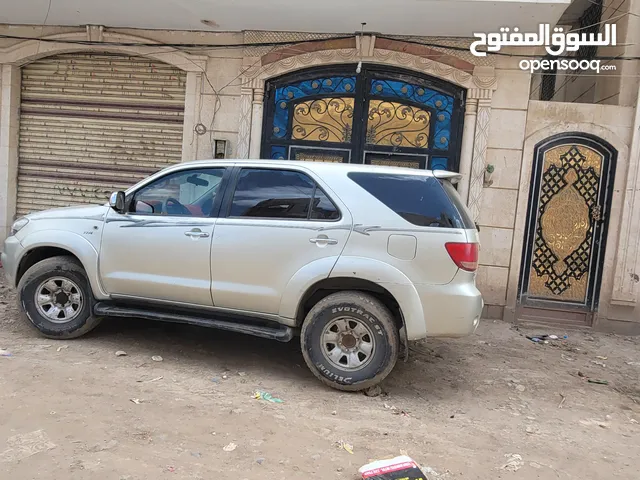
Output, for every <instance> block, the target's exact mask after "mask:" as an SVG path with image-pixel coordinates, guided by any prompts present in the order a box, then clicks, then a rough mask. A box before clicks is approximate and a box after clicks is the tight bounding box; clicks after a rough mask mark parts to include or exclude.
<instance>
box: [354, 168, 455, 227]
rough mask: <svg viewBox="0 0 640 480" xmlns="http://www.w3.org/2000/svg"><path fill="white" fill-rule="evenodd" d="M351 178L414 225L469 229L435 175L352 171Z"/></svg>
mask: <svg viewBox="0 0 640 480" xmlns="http://www.w3.org/2000/svg"><path fill="white" fill-rule="evenodd" d="M349 178H350V179H351V180H353V181H354V182H356V183H357V184H358V185H360V186H361V187H362V188H364V189H365V190H366V191H367V192H369V193H370V194H371V195H373V196H374V197H375V198H377V199H378V200H379V201H381V202H382V203H384V204H385V205H386V206H387V207H389V208H390V209H391V210H393V211H394V212H396V213H397V214H398V215H400V216H401V217H402V218H404V219H405V220H406V221H408V222H411V223H413V224H414V225H418V226H421V227H445V228H467V227H466V226H465V225H464V220H463V218H462V217H461V216H460V213H459V212H458V209H457V208H456V207H455V206H454V205H453V204H452V202H451V200H450V199H449V196H448V195H447V193H446V192H445V190H444V188H443V186H442V184H441V183H440V181H439V180H438V179H436V178H434V177H423V176H418V175H398V174H380V173H368V172H352V173H350V174H349Z"/></svg>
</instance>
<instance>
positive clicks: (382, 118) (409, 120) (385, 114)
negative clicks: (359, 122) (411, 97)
mask: <svg viewBox="0 0 640 480" xmlns="http://www.w3.org/2000/svg"><path fill="white" fill-rule="evenodd" d="M430 126H431V113H430V112H429V111H427V110H423V109H421V108H418V107H413V106H411V105H404V104H402V103H396V102H388V101H384V100H371V101H370V102H369V121H368V123H367V144H369V145H391V146H394V147H417V148H425V147H427V146H428V145H429V130H430Z"/></svg>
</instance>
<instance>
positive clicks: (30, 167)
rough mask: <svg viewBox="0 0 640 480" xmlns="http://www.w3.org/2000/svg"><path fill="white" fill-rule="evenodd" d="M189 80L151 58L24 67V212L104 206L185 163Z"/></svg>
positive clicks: (60, 59)
mask: <svg viewBox="0 0 640 480" xmlns="http://www.w3.org/2000/svg"><path fill="white" fill-rule="evenodd" d="M185 83H186V75H185V73H184V72H183V71H182V70H179V69H177V68H174V67H172V66H170V65H166V64H163V63H159V62H156V61H154V60H150V59H147V58H141V57H129V56H121V55H110V54H70V55H59V56H55V57H48V58H45V59H42V60H39V61H37V62H34V63H32V64H30V65H27V66H25V67H24V68H23V69H22V103H21V117H20V146H19V163H18V205H17V210H18V214H20V215H24V214H26V213H29V212H33V211H38V210H44V209H47V208H52V207H61V206H68V205H77V204H83V203H104V202H105V201H106V200H107V199H108V197H109V194H110V193H111V192H112V191H114V190H121V189H124V188H126V187H128V186H130V185H132V184H134V183H136V182H137V181H139V180H141V179H142V178H144V177H146V176H148V175H149V174H150V173H153V172H155V171H157V170H159V169H161V168H164V167H166V166H167V165H171V164H173V163H177V162H180V160H181V156H182V128H183V121H184V97H185Z"/></svg>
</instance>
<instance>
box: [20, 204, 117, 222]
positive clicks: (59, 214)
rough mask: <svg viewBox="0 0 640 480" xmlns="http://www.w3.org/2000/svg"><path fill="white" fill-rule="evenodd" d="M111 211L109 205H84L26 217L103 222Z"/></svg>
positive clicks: (54, 209)
mask: <svg viewBox="0 0 640 480" xmlns="http://www.w3.org/2000/svg"><path fill="white" fill-rule="evenodd" d="M108 210H109V207H108V206H107V205H83V206H79V207H63V208H52V209H50V210H43V211H42V212H35V213H30V214H29V215H26V217H27V218H28V219H29V220H45V219H46V220H51V219H55V218H59V219H61V220H70V219H86V220H103V219H104V216H105V214H106V213H107V211H108Z"/></svg>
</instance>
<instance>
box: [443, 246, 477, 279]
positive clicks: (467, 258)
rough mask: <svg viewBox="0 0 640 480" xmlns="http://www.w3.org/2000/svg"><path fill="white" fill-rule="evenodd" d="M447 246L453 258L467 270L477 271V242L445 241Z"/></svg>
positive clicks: (459, 266)
mask: <svg viewBox="0 0 640 480" xmlns="http://www.w3.org/2000/svg"><path fill="white" fill-rule="evenodd" d="M444 246H445V248H446V249H447V252H448V253H449V256H450V257H451V260H453V262H454V263H455V264H456V265H457V266H458V268H461V269H462V270H466V271H467V272H475V271H476V270H477V268H478V244H477V243H445V245H444Z"/></svg>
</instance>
